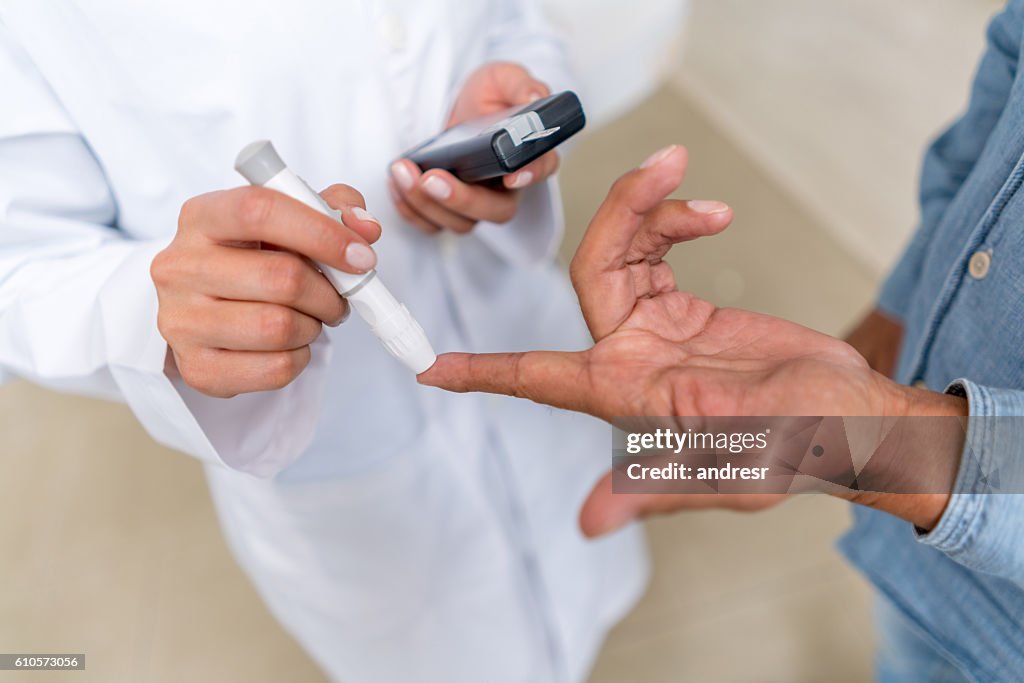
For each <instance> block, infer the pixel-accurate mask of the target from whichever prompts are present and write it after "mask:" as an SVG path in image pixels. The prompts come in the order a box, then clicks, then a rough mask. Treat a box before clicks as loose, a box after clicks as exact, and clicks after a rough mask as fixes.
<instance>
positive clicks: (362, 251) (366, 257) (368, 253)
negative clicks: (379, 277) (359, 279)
mask: <svg viewBox="0 0 1024 683" xmlns="http://www.w3.org/2000/svg"><path fill="white" fill-rule="evenodd" d="M345 260H346V261H348V264H349V265H350V266H352V267H353V268H355V269H356V270H364V271H365V270H371V269H372V268H373V267H374V266H375V265H377V254H375V253H373V249H370V248H369V247H368V246H366V245H365V244H360V243H359V242H350V243H349V245H348V246H347V247H346V248H345Z"/></svg>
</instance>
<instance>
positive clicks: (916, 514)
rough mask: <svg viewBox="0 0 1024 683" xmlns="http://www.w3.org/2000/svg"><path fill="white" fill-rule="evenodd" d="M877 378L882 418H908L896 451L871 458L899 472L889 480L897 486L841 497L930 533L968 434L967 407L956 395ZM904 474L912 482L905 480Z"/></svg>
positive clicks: (949, 490)
mask: <svg viewBox="0 0 1024 683" xmlns="http://www.w3.org/2000/svg"><path fill="white" fill-rule="evenodd" d="M876 379H877V382H878V383H877V386H878V392H879V394H880V396H881V397H882V399H881V405H882V406H883V408H882V415H883V416H884V417H889V418H910V419H906V420H902V421H901V426H900V428H899V429H900V431H901V434H900V438H899V440H898V441H897V443H898V450H899V452H898V453H886V454H884V455H883V457H874V458H873V460H874V461H876V462H879V463H884V464H885V465H886V466H892V465H895V466H897V467H899V468H900V469H901V470H902V472H901V473H900V475H899V476H893V477H892V478H891V479H889V480H890V481H894V482H895V481H899V482H900V483H899V484H894V486H895V489H894V490H893V491H890V492H885V491H869V492H861V493H856V494H850V495H846V496H843V497H844V498H846V499H847V500H850V501H851V502H854V503H857V504H859V505H864V506H866V507H871V508H875V509H877V510H882V511H884V512H888V513H889V514H892V515H895V516H897V517H900V518H901V519H904V520H907V521H908V522H910V523H912V524H914V525H915V526H916V527H917V528H918V529H922V530H925V531H927V530H931V529H933V528H935V526H936V525H937V524H938V522H939V520H940V519H941V518H942V515H943V513H944V512H945V510H946V507H947V506H948V504H949V500H950V497H951V495H952V491H953V487H954V485H955V483H956V474H957V472H958V470H959V464H960V458H961V455H962V453H963V447H964V439H965V431H966V430H965V429H964V426H963V425H964V423H963V422H962V419H963V418H966V417H968V415H969V412H970V411H969V405H968V402H967V400H966V399H964V398H961V397H958V396H952V395H949V394H940V393H937V392H933V391H927V390H923V389H915V388H913V387H906V386H902V385H899V384H896V383H895V382H893V381H891V380H889V379H887V378H885V377H882V376H881V375H877V377H876ZM916 418H926V419H916ZM937 418H941V419H939V420H937ZM954 418H960V420H954ZM947 421H948V422H947ZM889 448H891V446H889ZM911 473H912V474H911ZM876 474H877V473H876ZM908 474H911V476H913V479H906V477H907V476H908ZM894 491H895V492H894Z"/></svg>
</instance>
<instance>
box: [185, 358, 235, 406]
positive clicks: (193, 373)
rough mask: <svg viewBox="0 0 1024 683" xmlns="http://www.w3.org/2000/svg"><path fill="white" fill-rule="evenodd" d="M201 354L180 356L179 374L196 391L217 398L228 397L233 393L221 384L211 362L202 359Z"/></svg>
mask: <svg viewBox="0 0 1024 683" xmlns="http://www.w3.org/2000/svg"><path fill="white" fill-rule="evenodd" d="M198 356H201V354H183V355H179V357H178V374H180V375H181V379H182V380H183V381H184V382H185V384H187V385H189V386H190V387H192V388H193V389H195V390H196V391H198V392H199V393H201V394H205V395H207V396H213V397H215V398H228V397H229V396H230V395H231V394H230V393H229V392H226V391H225V390H224V388H222V387H220V386H219V382H217V379H216V377H215V374H214V372H213V371H212V370H211V366H210V364H208V363H206V362H204V361H203V360H202V358H201V357H198Z"/></svg>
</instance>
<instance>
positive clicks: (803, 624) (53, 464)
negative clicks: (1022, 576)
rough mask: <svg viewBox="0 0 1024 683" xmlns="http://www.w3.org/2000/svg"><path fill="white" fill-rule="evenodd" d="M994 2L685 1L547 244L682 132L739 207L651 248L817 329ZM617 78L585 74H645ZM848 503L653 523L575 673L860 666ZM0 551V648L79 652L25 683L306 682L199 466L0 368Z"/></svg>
mask: <svg viewBox="0 0 1024 683" xmlns="http://www.w3.org/2000/svg"><path fill="white" fill-rule="evenodd" d="M646 1H647V2H648V3H651V4H649V5H647V6H648V7H650V8H656V7H658V6H659V4H660V5H662V6H668V5H674V3H672V2H671V0H668V2H667V3H666V2H665V0H646ZM557 2H559V4H560V6H561V8H562V10H564V9H565V8H566V7H570V8H571V7H572V6H573V5H574V3H575V4H576V5H578V4H579V2H578V1H577V0H557ZM615 4H618V3H615ZM628 4H629V6H630V7H631V8H634V9H635V11H636V13H637V15H636V16H638V17H641V18H643V17H656V16H658V15H657V13H656V12H654V11H653V9H652V12H651V13H649V14H647V13H644V11H643V10H644V8H645V2H644V1H641V0H637V1H636V2H632V3H628ZM998 5H999V3H998V2H995V1H994V0H904V1H903V2H900V3H892V2H884V1H883V0H829V1H828V2H820V0H819V1H817V2H815V1H813V0H772V1H768V0H697V1H696V2H695V3H693V6H692V14H691V23H690V25H689V31H688V34H687V37H686V39H685V41H683V42H682V43H681V44H682V45H683V46H684V49H683V50H682V52H679V51H672V50H664V51H661V52H657V53H654V52H652V53H651V57H650V59H649V60H647V61H648V63H655V62H656V63H660V64H661V65H662V67H665V70H664V72H665V73H667V74H668V75H669V76H670V79H671V83H670V84H669V85H667V86H665V87H663V88H661V89H659V90H658V91H657V92H656V93H655V94H654V95H653V96H652V97H650V98H649V99H647V100H646V101H645V102H644V103H643V104H642V105H641V106H640V107H639V108H637V109H636V110H635V111H633V112H631V113H629V114H627V115H626V116H625V117H624V118H621V119H618V120H616V121H615V122H614V123H612V124H611V125H609V126H607V127H604V128H602V129H601V130H598V131H596V132H591V133H590V134H589V135H588V136H587V137H586V138H585V139H584V141H583V142H582V143H581V144H580V145H578V147H577V148H576V151H575V153H574V155H573V157H572V158H570V159H569V160H568V161H567V163H566V165H565V171H564V174H563V184H564V192H565V195H566V202H567V214H568V219H569V226H570V227H569V233H568V236H567V240H566V245H565V248H564V250H563V252H564V254H565V255H566V256H568V255H569V254H571V253H572V250H573V248H574V246H575V244H576V243H577V242H578V240H579V237H580V235H581V234H582V231H583V229H584V228H585V225H586V221H587V219H588V218H589V216H590V215H591V214H592V213H593V210H594V208H596V206H597V204H598V203H599V202H600V200H601V198H602V197H603V196H604V193H605V191H606V189H607V187H608V185H609V184H610V182H611V181H612V180H613V179H614V177H616V176H617V175H618V174H619V173H620V172H621V171H622V170H624V169H625V168H626V167H627V166H628V165H631V164H635V163H638V162H639V161H641V160H642V159H643V158H644V157H645V156H646V154H647V153H649V152H651V151H653V150H655V149H657V148H659V147H661V146H662V145H664V144H668V143H670V142H682V143H684V144H687V146H688V147H689V148H690V150H691V158H692V172H691V174H690V177H689V178H688V180H687V182H686V184H685V185H684V188H683V191H682V192H681V194H680V196H688V197H702V198H716V199H723V200H726V201H728V202H729V203H731V204H732V205H733V206H734V207H735V209H736V212H737V221H736V224H735V225H734V226H733V227H732V228H731V229H730V230H729V231H728V233H726V234H725V235H723V236H721V237H718V238H715V239H714V240H707V241H705V242H701V243H697V244H692V245H687V246H685V247H683V248H679V249H678V250H677V251H676V252H675V253H674V254H673V256H672V259H671V260H672V263H673V265H674V266H675V267H676V272H677V275H678V277H679V279H680V281H681V282H682V283H683V285H684V286H685V287H687V288H690V289H692V290H694V291H696V292H698V293H700V294H702V295H704V296H707V297H709V298H711V299H712V300H714V301H716V302H717V303H720V304H723V305H732V306H744V307H749V308H753V309H756V310H761V311H765V312H770V313H774V314H778V315H784V316H786V317H789V318H792V319H794V320H797V321H799V322H802V323H805V324H807V325H810V326H813V327H816V328H818V329H821V330H824V331H827V332H831V333H840V332H841V331H842V330H843V329H844V328H845V327H846V326H847V325H848V324H849V323H850V321H852V320H853V319H854V318H855V317H856V315H858V314H859V313H860V312H862V311H863V310H864V309H865V307H867V306H868V305H869V304H870V301H871V297H872V295H873V292H874V290H875V287H876V285H877V279H878V277H879V274H880V273H881V272H882V270H883V269H884V267H885V266H886V265H887V264H888V263H889V262H890V261H891V260H892V259H893V258H894V256H895V254H896V253H897V252H898V249H899V245H900V244H901V243H902V242H903V240H905V239H906V237H907V235H908V234H909V231H910V230H911V228H912V227H913V223H914V220H915V209H914V203H913V193H914V183H915V176H916V170H917V164H918V161H917V158H918V157H919V155H920V153H921V151H922V148H923V144H924V142H925V140H926V139H927V138H928V137H930V136H931V135H933V134H934V132H935V131H936V130H937V128H938V126H939V125H940V124H942V123H943V122H944V121H946V120H948V119H950V118H951V117H952V116H953V114H954V113H955V111H956V110H957V109H958V108H960V107H961V106H962V104H963V102H964V99H965V93H966V88H967V83H968V79H969V76H970V73H971V71H972V70H973V67H974V64H975V63H976V61H977V55H978V51H979V50H980V46H981V37H982V35H983V26H984V23H985V20H986V18H987V16H989V15H990V14H991V13H992V12H993V11H994V10H995V9H996V8H997V7H998ZM601 6H602V5H601V3H596V4H594V5H593V6H592V7H593V8H594V10H593V16H590V17H589V18H588V20H589V21H591V22H596V26H598V27H599V28H600V29H601V30H602V31H604V33H603V34H602V35H604V36H613V37H615V38H617V40H611V39H608V38H605V42H606V44H607V45H608V47H609V50H611V49H613V48H614V49H619V50H626V51H628V48H629V46H630V45H646V46H649V45H650V44H651V39H650V36H651V35H652V34H650V33H647V34H645V31H651V30H654V31H656V32H657V34H658V35H659V36H661V37H662V38H665V39H666V40H669V41H670V42H673V41H671V40H670V39H671V36H668V37H666V36H667V34H666V32H665V31H664V20H663V21H662V22H661V24H660V25H658V24H657V22H651V21H647V22H646V23H645V22H644V21H640V20H638V21H637V22H635V23H633V24H623V23H621V21H619V22H616V20H615V17H616V15H615V13H614V12H611V13H609V14H606V15H602V14H600V12H599V11H598V10H599V8H600V7H601ZM556 9H557V8H556ZM669 9H670V10H671V12H670V15H671V16H677V14H675V12H676V11H677V10H676V9H675V8H674V7H670V8H669ZM569 16H571V14H570V15H569ZM678 16H681V13H679V14H678ZM645 27H646V28H645ZM652 27H653V28H652ZM595 54H596V56H591V58H590V59H591V60H592V61H591V62H590V63H591V64H595V65H596V64H599V62H600V57H601V53H599V52H598V53H595ZM613 61H614V63H617V64H618V63H621V62H620V61H617V60H613ZM595 73H596V75H594V74H595ZM602 73H607V72H606V71H601V70H600V69H597V71H595V72H593V73H592V74H591V78H592V79H594V78H596V79H597V82H599V83H600V82H601V74H602ZM650 73H651V74H655V73H658V72H657V71H652V72H650ZM622 78H623V77H622V76H621V75H620V76H613V75H611V74H608V76H607V81H608V82H607V84H606V85H607V87H608V88H615V87H616V79H618V80H619V82H620V85H622V87H623V92H626V91H627V90H628V88H629V87H631V86H635V90H636V91H640V90H643V87H642V86H643V84H640V85H637V84H629V83H621V80H622ZM616 106H619V103H617V102H616V101H614V98H612V101H610V102H609V104H608V107H609V109H608V111H610V112H614V111H615V107H616ZM847 515H848V512H847V510H846V509H845V508H844V506H843V505H842V504H839V503H837V502H834V501H832V500H829V499H825V498H801V499H798V500H796V501H793V502H791V503H789V504H787V505H785V506H783V507H781V508H779V509H777V510H774V511H772V512H770V513H767V514H763V515H760V516H756V517H743V516H738V515H731V514H726V513H700V514H691V515H686V516H680V517H675V518H672V519H666V520H660V521H657V522H653V523H651V524H650V525H649V530H650V534H651V538H652V542H653V551H654V555H655V559H656V562H657V565H656V566H657V570H656V573H655V577H654V581H653V584H652V587H651V591H650V593H649V595H648V596H647V597H646V598H645V600H644V601H643V603H642V604H641V605H640V607H639V608H638V609H637V610H636V612H635V613H634V614H632V615H631V616H630V617H629V618H628V619H627V620H626V621H625V622H624V623H623V624H622V625H621V626H620V627H619V628H617V629H616V630H615V632H614V633H613V634H612V635H611V637H610V639H609V641H608V644H607V647H606V648H605V651H604V652H603V654H602V656H601V657H600V659H599V661H598V664H597V668H596V670H595V673H594V680H595V681H602V682H603V681H608V682H611V681H624V680H637V681H641V680H642V681H680V680H694V681H715V682H719V681H721V682H731V681H735V682H740V681H750V682H757V683H771V682H774V681H779V682H780V683H781V682H783V681H785V682H801V681H807V682H811V681H821V680H829V681H835V682H839V683H841V682H843V681H864V680H868V679H869V676H870V657H871V651H872V647H873V640H872V635H871V628H870V614H869V608H870V604H869V603H870V597H869V590H868V588H867V586H866V585H865V584H864V583H863V582H862V580H861V579H860V578H859V577H858V576H857V575H856V574H855V573H854V572H853V571H852V570H850V569H849V568H847V567H846V566H845V565H844V564H843V563H842V561H841V560H840V558H839V557H838V556H837V555H836V553H835V552H834V550H833V549H832V543H833V541H834V539H835V538H836V537H837V535H838V534H839V533H841V530H842V529H843V528H844V527H845V525H846V523H847ZM0 548H2V551H0V586H2V588H0V650H3V651H7V652H14V651H35V652H46V651H49V652H62V651H63V652H83V651H84V652H86V653H87V656H88V659H87V661H88V668H87V670H86V671H85V672H75V673H74V674H46V673H36V674H33V675H32V676H31V680H32V681H40V682H41V681H64V680H73V681H104V682H110V681H114V682H119V681H131V682H132V683H135V682H139V681H153V682H163V681H181V680H217V681H252V682H254V683H258V682H262V681H267V682H269V681H281V680H288V681H310V682H312V681H321V680H323V679H322V677H321V676H320V675H319V673H318V672H317V671H316V670H315V668H314V667H313V666H312V665H311V664H310V663H309V661H308V660H307V659H306V657H305V656H304V655H303V654H302V652H301V651H300V650H299V649H298V647H297V646H296V645H295V644H294V643H292V642H291V641H290V640H289V639H288V637H287V636H286V635H285V634H284V633H283V632H282V631H281V630H280V628H279V627H278V626H277V625H276V624H275V623H274V621H273V619H272V618H271V617H270V616H269V615H268V614H267V612H266V610H265V609H264V608H263V607H262V605H261V604H260V603H259V601H258V599H257V597H256V594H255V593H254V592H253V590H252V589H251V587H250V586H249V585H248V583H247V581H246V579H245V577H244V576H243V575H242V574H241V572H240V571H239V570H238V569H237V568H236V567H235V565H234V564H233V562H232V560H231V558H230V556H229V555H228V553H227V550H226V548H225V546H224V544H223V542H222V540H221V538H220V535H219V531H218V530H217V526H216V521H215V518H214V515H213V510H212V507H211V505H210V502H209V498H208V494H207V492H206V489H205V485H204V483H203V480H202V476H201V472H200V469H199V466H198V464H196V463H195V462H193V461H192V460H190V459H189V458H187V457H183V456H181V455H178V454H175V453H171V452H169V451H166V450H164V449H162V448H160V447H158V446H156V445H154V444H153V443H152V442H151V441H150V440H149V438H148V437H147V436H146V435H145V433H144V432H143V431H142V430H141V429H140V428H139V427H138V426H137V425H136V424H135V422H134V420H133V419H132V417H131V415H130V413H129V412H128V411H127V410H126V409H125V408H123V407H121V406H118V405H113V404H107V403H101V402H98V401H89V400H85V399H79V398H72V397H66V396H57V395H53V394H50V393H47V392H45V391H42V390H39V389H36V388H33V387H30V386H28V385H25V384H23V383H13V384H9V385H5V386H3V387H0ZM18 676H19V675H18V674H12V673H6V674H5V673H3V672H0V682H2V681H7V680H11V681H15V680H24V677H22V678H18Z"/></svg>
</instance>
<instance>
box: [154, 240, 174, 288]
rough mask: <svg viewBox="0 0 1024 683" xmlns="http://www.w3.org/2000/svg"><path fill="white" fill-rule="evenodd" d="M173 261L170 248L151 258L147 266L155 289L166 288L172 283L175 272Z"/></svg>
mask: <svg viewBox="0 0 1024 683" xmlns="http://www.w3.org/2000/svg"><path fill="white" fill-rule="evenodd" d="M174 261H175V258H174V252H173V251H172V247H168V248H167V249H164V250H163V251H161V252H160V253H159V254H157V255H156V256H155V257H154V258H153V261H152V263H150V264H149V277H150V279H152V280H153V284H155V285H156V286H157V288H160V287H167V286H168V285H169V284H170V283H171V282H173V281H174V272H175V270H176V268H175V264H174Z"/></svg>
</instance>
